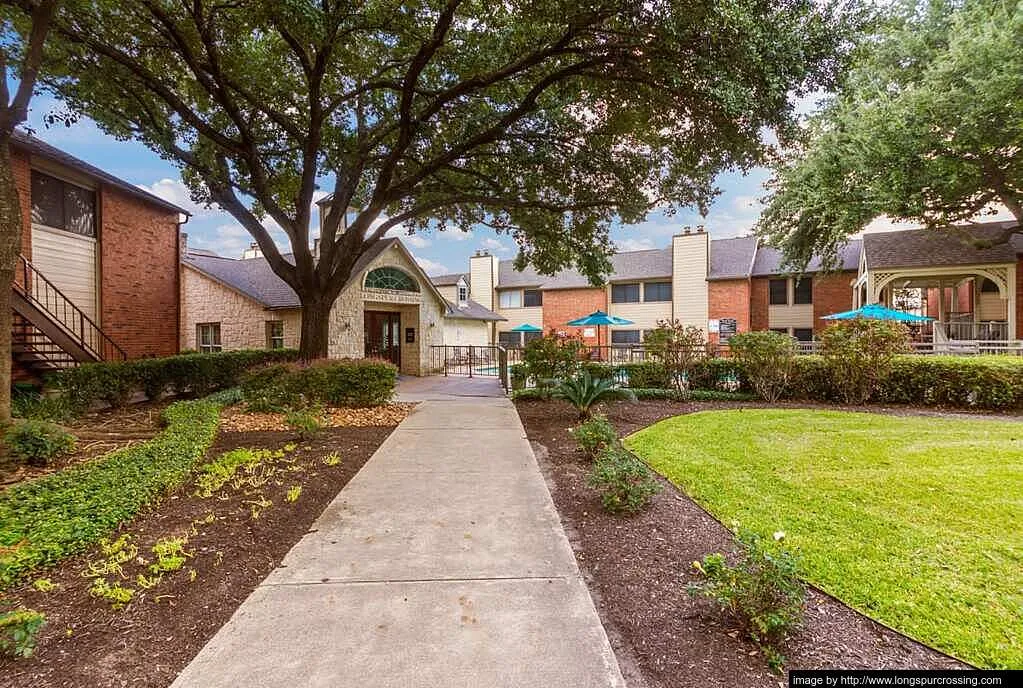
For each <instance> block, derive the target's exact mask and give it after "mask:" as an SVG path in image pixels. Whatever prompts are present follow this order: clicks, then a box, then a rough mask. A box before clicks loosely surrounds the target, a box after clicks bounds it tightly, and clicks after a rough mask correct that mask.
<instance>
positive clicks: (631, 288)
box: [611, 284, 639, 303]
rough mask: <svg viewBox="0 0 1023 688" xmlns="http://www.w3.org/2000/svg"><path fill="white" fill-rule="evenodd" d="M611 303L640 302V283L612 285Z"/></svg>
mask: <svg viewBox="0 0 1023 688" xmlns="http://www.w3.org/2000/svg"><path fill="white" fill-rule="evenodd" d="M611 303H639V284H614V285H612V286H611Z"/></svg>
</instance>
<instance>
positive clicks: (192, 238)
mask: <svg viewBox="0 0 1023 688" xmlns="http://www.w3.org/2000/svg"><path fill="white" fill-rule="evenodd" d="M53 105H54V101H53V100H52V99H51V98H47V97H44V96H40V97H37V98H35V99H34V100H33V105H32V112H31V113H30V117H29V123H28V124H29V126H30V127H32V129H33V130H34V135H35V136H37V137H38V138H40V139H42V140H44V141H46V142H47V143H50V144H52V145H54V146H57V147H58V148H60V149H62V150H64V151H66V152H68V153H70V154H71V155H74V156H76V157H79V158H81V159H83V160H85V161H86V162H89V163H91V164H93V165H95V166H97V167H100V168H102V169H104V170H106V171H108V172H110V173H111V174H114V175H116V176H118V177H121V178H122V179H125V180H126V181H129V182H131V183H133V184H136V185H138V186H141V187H144V188H145V189H147V190H149V191H151V192H153V193H155V194H156V195H158V196H160V197H161V198H164V199H166V200H168V201H171V202H172V203H176V204H177V205H179V206H181V207H183V208H185V209H187V210H189V211H190V212H191V213H192V218H191V219H190V220H189V222H188V224H187V225H185V228H184V229H185V231H186V232H188V237H189V239H188V240H189V245H190V246H194V247H201V248H205V249H210V250H213V251H216V252H217V253H219V254H220V255H223V256H229V257H239V256H240V255H241V252H242V251H243V250H244V249H245V248H246V247H247V246H248V245H249V243H250V242H251V238H250V237H249V235H248V233H247V232H246V231H245V230H244V229H242V227H241V226H240V225H239V224H238V223H237V222H236V221H235V220H234V218H232V217H231V216H230V215H229V214H227V213H225V212H223V211H220V210H219V209H207V208H202V207H201V206H197V205H196V204H194V203H193V202H192V201H191V199H190V198H189V196H188V191H187V189H186V188H185V186H184V184H183V183H182V182H181V175H180V171H179V169H178V168H177V167H176V166H175V165H173V164H171V163H170V162H168V161H166V160H162V159H160V157H159V156H158V155H156V154H155V153H153V152H151V151H150V150H149V149H148V148H146V147H145V146H143V145H142V144H140V143H136V142H133V141H118V140H117V139H115V138H113V137H110V136H108V135H106V134H104V133H103V132H102V131H100V130H99V128H98V127H97V126H96V124H95V123H94V122H92V121H90V120H87V119H83V120H82V121H79V122H78V123H77V124H74V125H72V126H71V127H64V126H58V127H53V128H47V127H46V126H45V125H44V124H43V121H42V119H43V116H44V115H45V114H46V113H47V112H49V111H50V110H51V109H52V107H53ZM767 177H768V172H767V170H763V169H757V170H754V171H753V172H751V173H750V174H749V175H747V176H743V175H740V174H724V175H722V176H721V177H720V178H719V179H718V186H719V187H720V189H721V192H722V193H721V195H720V196H719V197H718V199H717V201H716V202H715V203H714V205H713V207H712V208H711V210H710V213H709V214H708V216H707V217H706V218H700V216H699V214H698V213H696V212H693V211H683V212H680V213H678V214H676V215H675V216H674V217H671V218H668V217H665V216H664V215H663V214H661V213H656V212H655V213H652V214H651V215H650V217H649V219H648V220H647V221H646V222H644V223H642V224H638V225H627V226H621V225H619V226H616V227H614V229H613V231H612V237H613V238H614V240H615V241H616V242H617V243H618V245H619V247H620V248H621V249H623V250H635V249H643V248H661V247H665V246H668V245H669V243H670V241H671V236H672V234H675V233H677V232H678V231H679V229H680V228H682V227H683V226H685V225H696V224H703V225H705V226H706V227H707V229H708V230H709V231H710V233H711V234H712V235H713V236H715V237H730V236H738V235H742V234H747V233H749V232H750V230H751V229H752V227H753V224H754V223H755V222H756V220H757V217H758V216H759V214H760V206H759V203H758V202H757V199H758V198H760V197H761V196H762V195H763V186H762V184H763V182H764V181H765V180H766V179H767ZM280 237H281V241H282V243H283V242H284V241H285V240H284V238H283V234H281V235H280ZM402 239H403V240H404V241H405V242H406V243H407V244H408V245H409V248H410V249H411V250H412V252H413V253H414V254H415V256H416V257H417V259H418V260H419V262H420V264H422V266H423V267H424V268H425V269H426V271H427V272H428V273H430V274H442V273H446V272H460V271H463V270H467V269H468V260H469V256H470V255H471V254H472V253H473V252H474V251H476V250H477V249H488V250H490V251H491V252H492V253H495V254H496V255H498V256H500V257H502V258H513V257H514V255H515V243H514V241H512V239H510V238H509V237H507V236H500V235H497V234H495V233H494V232H493V230H490V229H488V228H483V227H480V228H477V229H476V230H475V231H473V232H471V233H462V232H451V231H449V232H443V233H440V232H434V233H431V234H425V235H419V236H414V237H405V236H402Z"/></svg>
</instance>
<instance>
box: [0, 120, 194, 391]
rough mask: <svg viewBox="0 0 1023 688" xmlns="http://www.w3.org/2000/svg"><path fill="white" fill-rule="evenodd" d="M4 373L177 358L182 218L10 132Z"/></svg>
mask: <svg viewBox="0 0 1023 688" xmlns="http://www.w3.org/2000/svg"><path fill="white" fill-rule="evenodd" d="M11 162H12V167H13V171H14V178H15V183H16V185H17V188H18V195H19V197H20V202H21V214H22V221H23V231H22V246H21V254H22V260H21V261H20V263H19V266H18V269H17V273H16V277H15V287H14V291H13V293H12V304H13V310H14V332H13V334H14V341H13V344H12V349H13V355H14V374H15V376H16V377H17V378H22V379H24V378H32V377H39V376H41V375H43V374H44V373H46V372H48V371H50V370H54V369H56V368H61V367H65V366H67V365H73V364H74V363H76V362H83V361H94V360H105V359H120V358H142V357H148V356H166V355H170V354H174V353H176V352H177V351H178V342H179V339H180V337H179V334H178V322H179V317H178V314H179V308H180V301H179V270H178V228H179V223H180V221H181V218H182V216H184V215H187V213H186V211H184V210H183V209H181V208H179V207H177V206H175V205H173V204H171V203H168V202H167V201H164V200H163V199H161V198H158V197H157V196H154V195H153V194H150V193H148V192H146V191H144V190H143V189H140V188H138V187H137V186H135V185H134V184H131V183H129V182H126V181H124V180H122V179H118V178H117V177H114V176H113V175H111V174H109V173H107V172H105V171H103V170H101V169H99V168H96V167H94V166H92V165H90V164H88V163H86V162H85V161H83V160H79V159H78V158H75V157H73V156H71V155H69V154H67V153H65V152H63V151H61V150H59V149H57V148H55V147H53V146H50V145H48V144H46V143H44V142H42V141H40V140H39V139H36V138H34V137H32V136H29V135H27V134H24V133H21V132H16V133H15V135H14V137H13V140H12V143H11Z"/></svg>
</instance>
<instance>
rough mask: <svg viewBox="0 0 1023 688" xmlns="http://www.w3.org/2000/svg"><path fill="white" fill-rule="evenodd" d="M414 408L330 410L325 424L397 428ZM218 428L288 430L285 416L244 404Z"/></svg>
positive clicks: (225, 416)
mask: <svg viewBox="0 0 1023 688" xmlns="http://www.w3.org/2000/svg"><path fill="white" fill-rule="evenodd" d="M413 408H415V404H410V403H395V404H384V405H383V406H373V407H370V408H329V409H326V411H325V414H326V418H325V419H324V421H325V422H324V424H325V425H327V426H328V427H332V428H339V427H356V428H365V427H373V426H381V425H397V424H398V423H400V422H401V421H403V420H405V418H406V417H407V416H408V414H410V413H412V409H413ZM220 427H221V428H223V429H224V430H226V431H229V432H248V431H252V430H281V431H284V430H288V429H289V428H288V423H287V421H286V417H285V414H283V413H256V412H250V411H249V410H248V409H246V408H245V405H244V404H241V405H239V406H237V407H233V408H229V409H227V410H226V411H224V413H223V414H222V415H221V417H220Z"/></svg>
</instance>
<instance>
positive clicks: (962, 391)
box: [877, 356, 1023, 409]
mask: <svg viewBox="0 0 1023 688" xmlns="http://www.w3.org/2000/svg"><path fill="white" fill-rule="evenodd" d="M877 397H878V400H879V401H885V402H894V403H899V404H928V405H938V406H961V407H966V408H986V409H1019V408H1023V358H1020V357H1016V356H898V357H896V358H895V359H894V360H893V361H892V362H891V368H890V369H889V371H888V375H887V376H886V377H885V379H884V380H882V381H881V382H880V385H879V389H878V393H877Z"/></svg>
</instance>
